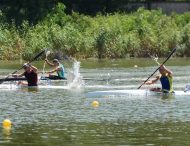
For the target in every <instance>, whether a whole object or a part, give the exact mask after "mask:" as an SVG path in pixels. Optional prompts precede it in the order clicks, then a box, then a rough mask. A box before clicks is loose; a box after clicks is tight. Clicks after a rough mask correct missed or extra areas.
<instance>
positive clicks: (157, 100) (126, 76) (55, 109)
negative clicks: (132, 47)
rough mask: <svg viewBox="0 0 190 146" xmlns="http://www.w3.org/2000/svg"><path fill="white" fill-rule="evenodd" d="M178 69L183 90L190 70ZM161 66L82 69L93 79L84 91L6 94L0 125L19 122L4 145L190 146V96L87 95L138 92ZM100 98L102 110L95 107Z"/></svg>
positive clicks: (0, 140) (0, 96)
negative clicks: (118, 91) (7, 120)
mask: <svg viewBox="0 0 190 146" xmlns="http://www.w3.org/2000/svg"><path fill="white" fill-rule="evenodd" d="M173 65H174V66H169V68H170V69H171V70H172V71H173V72H174V89H176V90H183V89H184V87H185V85H187V84H190V81H189V79H190V66H175V64H173ZM81 66H82V64H81ZM156 67H157V66H152V67H137V68H134V67H126V68H125V67H116V66H115V67H108V68H99V67H98V68H94V69H86V68H85V67H83V66H82V67H81V69H80V74H81V75H82V76H83V77H84V78H86V79H87V78H88V79H89V80H86V81H85V85H83V86H81V88H76V87H75V86H73V87H71V88H68V89H38V91H28V90H27V89H17V90H0V103H1V106H0V112H1V116H0V121H3V120H4V119H5V118H9V119H10V120H11V121H12V122H13V126H12V128H11V130H6V129H3V128H2V127H1V132H0V145H7V146H11V145H32V146H33V145H35V146H36V145H37V146H47V145H48V146H55V145H58V146H59V145H77V146H78V145H81V146H82V145H86V146H90V145H101V146H102V145H113V146H115V145H176V146H177V145H189V143H190V139H189V134H190V114H189V113H190V99H189V98H190V97H189V96H178V97H176V96H173V97H170V98H163V97H160V96H153V97H150V96H145V97H143V96H121V97H119V96H118V97H117V96H111V97H91V98H89V97H86V93H88V92H91V91H97V90H111V89H136V88H137V87H138V86H139V85H140V84H141V83H142V81H143V80H145V79H146V78H147V77H148V76H149V75H151V74H152V72H153V71H154V70H155V69H156ZM1 71H2V72H5V73H6V72H7V73H9V72H11V71H10V70H9V69H7V70H1ZM54 84H55V85H62V84H63V83H58V82H56V83H54ZM155 86H159V82H158V84H156V85H155ZM151 87H152V86H151ZM147 88H149V87H147V86H143V87H142V89H147ZM94 100H97V101H98V102H99V107H96V108H95V107H92V105H91V103H92V102H93V101H94Z"/></svg>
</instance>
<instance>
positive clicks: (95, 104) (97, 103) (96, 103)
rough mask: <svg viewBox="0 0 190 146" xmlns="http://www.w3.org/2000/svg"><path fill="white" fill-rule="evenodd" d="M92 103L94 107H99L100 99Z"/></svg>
mask: <svg viewBox="0 0 190 146" xmlns="http://www.w3.org/2000/svg"><path fill="white" fill-rule="evenodd" d="M91 105H92V106H93V107H98V106H99V102H98V101H93V102H92V104H91Z"/></svg>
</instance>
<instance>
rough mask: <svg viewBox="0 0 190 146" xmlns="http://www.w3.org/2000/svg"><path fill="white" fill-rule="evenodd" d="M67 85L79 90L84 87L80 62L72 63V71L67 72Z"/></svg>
mask: <svg viewBox="0 0 190 146" xmlns="http://www.w3.org/2000/svg"><path fill="white" fill-rule="evenodd" d="M67 83H68V87H70V88H80V87H81V86H82V85H84V81H83V80H82V76H81V74H80V62H78V61H74V63H73V69H72V70H69V71H68V76H67Z"/></svg>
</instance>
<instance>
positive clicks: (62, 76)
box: [57, 64, 65, 78]
mask: <svg viewBox="0 0 190 146" xmlns="http://www.w3.org/2000/svg"><path fill="white" fill-rule="evenodd" d="M58 68H61V70H58V71H57V75H58V77H60V78H65V69H64V66H63V64H59V66H58Z"/></svg>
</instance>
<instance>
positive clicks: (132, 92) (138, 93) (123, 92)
mask: <svg viewBox="0 0 190 146" xmlns="http://www.w3.org/2000/svg"><path fill="white" fill-rule="evenodd" d="M158 95H174V96H175V95H176V96H190V91H186V92H185V91H175V92H174V93H163V92H155V91H150V90H106V91H93V92H88V93H87V94H86V96H87V97H102V96H158Z"/></svg>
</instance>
